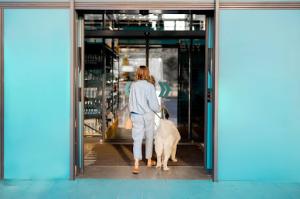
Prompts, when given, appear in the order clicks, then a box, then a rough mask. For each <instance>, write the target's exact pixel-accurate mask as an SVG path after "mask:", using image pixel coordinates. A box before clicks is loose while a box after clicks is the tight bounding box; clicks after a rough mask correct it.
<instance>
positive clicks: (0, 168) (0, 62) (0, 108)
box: [0, 8, 4, 179]
mask: <svg viewBox="0 0 300 199" xmlns="http://www.w3.org/2000/svg"><path fill="white" fill-rule="evenodd" d="M3 30H4V9H3V8H0V118H1V119H0V179H3V178H4V79H3V78H4V58H3V56H4V53H3V49H4V44H3V41H4V36H3V33H4V32H3Z"/></svg>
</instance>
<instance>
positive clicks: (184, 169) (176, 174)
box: [80, 166, 211, 180]
mask: <svg viewBox="0 0 300 199" xmlns="http://www.w3.org/2000/svg"><path fill="white" fill-rule="evenodd" d="M169 168H170V170H169V171H163V170H161V169H156V168H155V167H152V168H147V167H146V166H142V167H141V169H140V171H141V172H140V173H139V174H138V175H134V174H132V172H131V169H132V167H131V166H88V167H85V170H84V175H80V178H102V179H103V178H109V179H158V180H161V179H194V180H195V179H197V180H199V179H202V180H207V179H211V176H210V175H208V174H206V172H205V169H204V168H203V167H201V166H170V167H169Z"/></svg>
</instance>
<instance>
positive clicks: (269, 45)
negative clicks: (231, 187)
mask: <svg viewBox="0 0 300 199" xmlns="http://www.w3.org/2000/svg"><path fill="white" fill-rule="evenodd" d="M299 21H300V10H295V11H289V10H273V11H267V10H222V11H221V15H220V24H221V25H220V37H219V38H220V66H219V67H220V68H219V70H220V71H219V104H218V106H219V116H218V120H219V124H218V129H219V130H218V135H219V145H218V153H219V164H218V168H219V172H218V173H219V179H220V180H272V181H276V180H278V181H298V182H299V181H300V156H299V151H300V145H299V140H300V122H299V121H300V106H299V102H300V76H299V74H300V58H299V55H300V37H299V35H300V26H299Z"/></svg>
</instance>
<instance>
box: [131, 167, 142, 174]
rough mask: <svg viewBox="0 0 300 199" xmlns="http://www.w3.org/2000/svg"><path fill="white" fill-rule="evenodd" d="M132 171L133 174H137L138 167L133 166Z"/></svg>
mask: <svg viewBox="0 0 300 199" xmlns="http://www.w3.org/2000/svg"><path fill="white" fill-rule="evenodd" d="M132 173H133V174H139V173H140V169H139V168H138V167H133V169H132Z"/></svg>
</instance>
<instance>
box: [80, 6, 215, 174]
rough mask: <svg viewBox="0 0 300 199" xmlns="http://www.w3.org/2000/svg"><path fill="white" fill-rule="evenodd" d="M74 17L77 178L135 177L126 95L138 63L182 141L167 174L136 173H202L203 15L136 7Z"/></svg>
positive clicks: (204, 117) (207, 170) (204, 118)
mask: <svg viewBox="0 0 300 199" xmlns="http://www.w3.org/2000/svg"><path fill="white" fill-rule="evenodd" d="M79 16H80V17H79V23H78V24H79V29H80V31H79V33H80V34H79V38H81V39H79V40H81V41H80V42H79V43H81V45H79V46H78V51H79V52H80V53H79V54H80V56H79V61H78V63H80V64H79V70H78V80H79V81H78V87H79V88H80V89H79V93H80V99H79V101H78V120H79V128H78V143H79V144H78V149H77V161H76V162H77V165H78V168H79V171H80V172H79V173H80V175H79V176H80V177H95V178H135V177H133V176H132V175H131V172H130V169H131V166H132V164H133V156H132V139H131V127H130V125H129V124H128V120H129V111H128V108H127V105H128V94H129V88H130V83H131V82H132V81H134V72H135V70H136V68H137V67H138V66H139V65H146V66H148V67H149V69H150V72H151V74H152V75H153V76H154V78H155V79H156V82H157V84H156V90H157V96H158V99H159V101H160V103H161V105H163V106H165V107H166V108H167V109H168V111H169V113H170V120H171V121H172V122H173V123H174V124H175V125H176V126H177V128H178V129H179V132H180V134H181V137H182V139H181V142H180V143H179V146H178V152H177V158H178V160H179V161H178V162H177V163H172V162H171V161H170V162H169V164H170V166H171V169H172V170H173V171H174V172H168V173H164V172H162V171H161V172H159V171H157V170H156V169H154V168H153V169H152V170H150V171H149V170H145V172H143V169H142V175H139V176H138V178H155V179H157V178H158V179H159V178H184V179H189V178H191V179H207V178H210V168H208V167H206V163H205V162H206V161H207V160H206V155H207V148H206V146H207V143H206V142H207V139H206V134H207V128H206V126H207V124H206V122H207V121H208V119H207V113H206V106H207V103H206V102H207V94H208V93H207V90H208V89H206V88H207V86H208V85H207V74H208V70H207V67H206V64H207V61H208V60H207V59H208V56H207V52H208V50H207V48H208V47H207V41H206V40H207V34H206V29H207V25H206V23H207V20H208V18H209V15H205V14H203V13H197V12H195V11H193V12H191V11H157V10H156V11H145V10H141V11H97V12H96V11H95V12H91V11H89V12H88V13H85V12H82V13H79ZM158 122H159V119H158V118H156V123H157V125H158ZM154 154H155V153H154ZM176 173H180V174H179V175H176Z"/></svg>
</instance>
